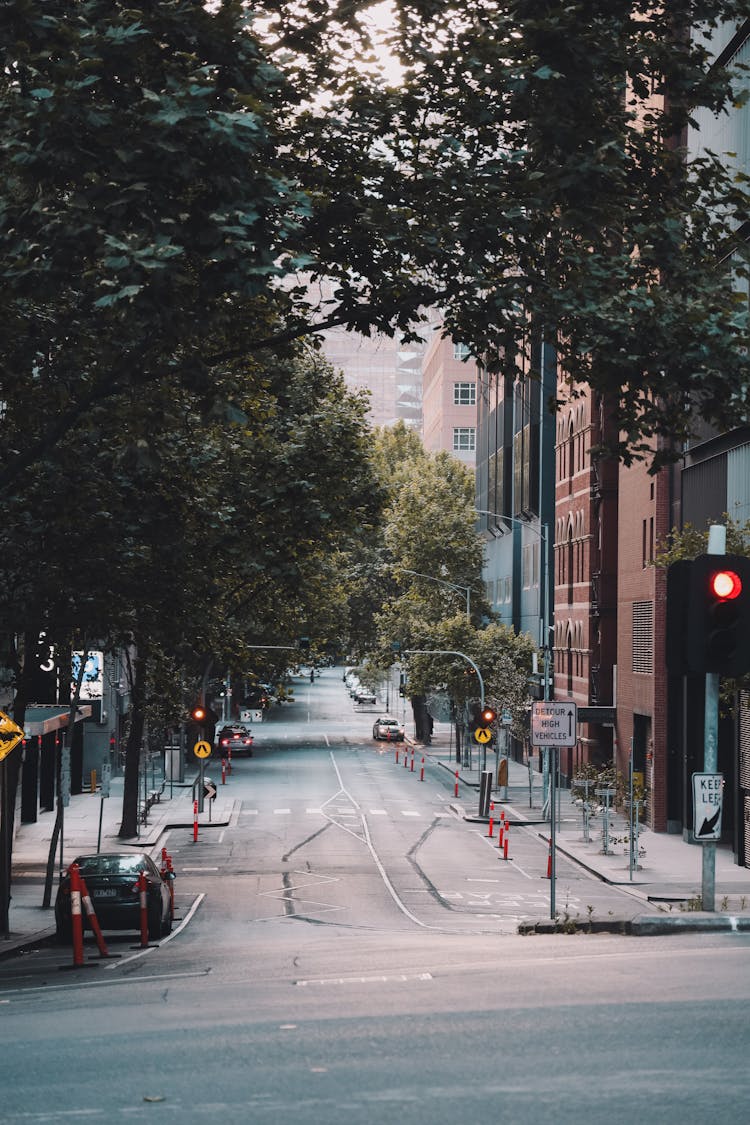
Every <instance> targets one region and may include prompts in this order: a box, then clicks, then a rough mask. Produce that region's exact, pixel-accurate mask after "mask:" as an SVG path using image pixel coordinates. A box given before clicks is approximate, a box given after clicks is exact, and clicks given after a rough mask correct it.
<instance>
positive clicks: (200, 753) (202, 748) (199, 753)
mask: <svg viewBox="0 0 750 1125" xmlns="http://www.w3.org/2000/svg"><path fill="white" fill-rule="evenodd" d="M193 753H194V754H195V756H196V758H198V759H199V761H200V764H201V772H200V780H199V781H198V812H203V798H204V792H203V789H204V779H203V770H204V764H205V760H206V758H208V756H209V755H210V753H211V743H210V742H204V741H203V740H201V741H200V742H196V744H195V746H194V747H193Z"/></svg>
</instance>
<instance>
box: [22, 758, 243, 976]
mask: <svg viewBox="0 0 750 1125" xmlns="http://www.w3.org/2000/svg"><path fill="white" fill-rule="evenodd" d="M214 773H215V771H214ZM214 773H212V777H213V776H214ZM122 790H123V779H122V777H114V778H112V782H111V795H110V796H109V797H106V798H102V796H101V794H100V793H95V794H91V793H81V794H78V795H77V796H74V797H71V799H70V804H69V805H68V807H67V808H66V809H65V811H64V816H63V865H65V866H67V864H68V863H69V862H70V861H71V860H73V859H74V858H75V857H76V856H77V855H87V854H91V853H93V852H96V851H97V842H98V840H99V833H100V823H101V846H100V847H99V849H98V850H99V851H102V852H113V851H115V852H126V851H134V852H136V851H143V852H147V853H148V854H149V855H150V856H151V858H152V859H153V860H154V861H155V863H156V865H157V867H158V866H160V865H161V839H162V837H163V835H164V833H165V832H166V831H167V830H168V829H170V828H192V826H193V791H192V781H190V782H186V783H184V784H178V783H177V782H175V783H173V784H172V785H171V786H170V782H169V781H168V780H167V781H166V783H165V786H164V793H163V794H162V796H161V799H160V800H159V802H158V803H156V804H154V805H152V806H151V808H150V809H149V812H148V817H147V821H146V823H145V824H143V825H141V827H140V831H139V834H138V835H137V836H135V837H133V838H132V839H130V840H121V839H120V838H119V836H118V832H119V829H120V821H121V819H122ZM230 793H231V787H227V788H226V789H225V788H224V787H223V786H221V785H220V784H219V785H218V786H217V791H216V797H215V799H214V800H213V801H212V802H209V801H208V800H206V801H205V809H204V812H203V813H201V814H200V815H199V817H198V831H199V833H200V832H202V831H204V829H206V830H210V828H221V827H226V825H228V824H229V822H230V819H231V817H232V815H233V813H234V807H235V803H236V802H235V799H234V798H233V797H231V796H230ZM100 818H101V822H100ZM54 823H55V814H54V813H53V812H40V813H39V819H38V820H37V821H36V822H35V823H33V824H22V825H20V826H19V827H18V830H17V832H16V837H15V840H14V842H13V860H12V884H11V901H10V910H9V914H8V922H9V929H10V938H9V939H5V938H3V937H2V936H0V958H2V957H6V956H9V955H11V954H13V953H16V952H17V951H18V950H19V949H24V948H27V947H33V946H34V945H37V944H39V943H40V942H42V941H48V940H49V939H50V938H51V937H52V936H53V935H54V932H55V916H54V910H53V909H52V908H51V907H50V908H49V909H45V908H44V907H43V906H42V895H43V884H44V876H45V872H46V869H47V857H48V854H49V845H50V838H51V835H52V829H53V827H54ZM209 826H210V828H209ZM59 870H60V845H59V843H58V847H57V852H56V855H55V878H54V883H53V888H52V903H53V904H54V900H55V893H56V890H57V879H58V874H59Z"/></svg>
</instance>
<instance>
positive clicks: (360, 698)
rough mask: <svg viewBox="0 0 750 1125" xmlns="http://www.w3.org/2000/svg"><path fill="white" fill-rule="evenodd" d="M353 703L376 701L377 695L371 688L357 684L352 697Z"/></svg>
mask: <svg viewBox="0 0 750 1125" xmlns="http://www.w3.org/2000/svg"><path fill="white" fill-rule="evenodd" d="M352 698H353V699H354V702H355V703H377V701H378V697H377V695H376V694H375V692H374V691H373V690H372V688H368V687H364V686H363V685H362V684H360V685H359V687H358V688H357V690H356V691H355V693H354V695H353V697H352Z"/></svg>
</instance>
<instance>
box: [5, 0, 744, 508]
mask: <svg viewBox="0 0 750 1125" xmlns="http://www.w3.org/2000/svg"><path fill="white" fill-rule="evenodd" d="M371 7H372V4H371V3H368V2H366V0H362V2H354V0H314V2H313V0H303V2H301V3H300V2H297V0H295V3H283V4H278V3H275V4H264V3H259V4H255V5H253V6H252V8H248V7H246V6H245V5H244V4H242V3H240V2H239V0H224V2H221V3H217V4H214V5H204V3H203V2H202V0H165V2H164V3H160V4H155V5H144V6H137V5H135V6H134V5H131V4H125V3H123V2H122V0H107V2H105V0H81V2H79V3H76V4H74V5H71V4H70V3H68V2H67V0H45V2H44V3H40V4H29V3H28V2H26V0H10V2H8V3H6V4H4V5H3V6H2V9H1V10H0V60H1V63H2V65H0V123H1V126H2V127H1V130H0V152H1V153H2V157H3V165H4V168H5V169H6V176H5V178H4V181H3V186H2V189H1V190H0V296H2V306H1V307H2V313H0V317H2V321H1V325H0V326H1V327H2V331H0V365H1V366H2V372H3V391H4V395H5V399H6V400H7V401H8V402H10V403H16V402H17V403H18V409H17V413H16V412H15V407H11V409H13V410H14V414H13V417H12V421H13V422H14V424H15V425H16V426H21V425H22V426H23V427H24V441H23V442H22V443H16V444H14V445H12V446H9V447H5V448H4V449H3V451H2V460H1V461H0V489H1V490H3V492H4V493H7V490H8V488H10V487H11V486H12V484H13V482H14V481H15V480H16V479H17V478H18V476H19V475H20V474H21V473H22V472H23V471H25V468H26V467H27V466H28V465H29V464H31V463H32V462H33V460H34V459H35V458H38V457H39V456H41V455H42V451H43V450H44V449H48V448H49V447H50V445H51V444H54V443H55V442H57V441H60V440H62V438H63V435H65V434H67V433H68V432H69V429H70V427H71V426H76V425H81V424H83V419H85V417H86V415H87V414H88V412H89V411H90V410H91V409H92V408H93V407H94V406H95V405H96V403H97V402H100V401H102V400H103V399H105V398H108V397H109V396H111V395H116V394H117V393H119V392H120V391H121V390H122V389H123V388H127V387H139V386H145V385H148V384H150V383H152V382H154V381H158V380H166V381H168V382H169V383H171V384H176V383H182V384H184V385H186V386H188V387H191V388H194V389H198V390H200V391H201V392H202V393H203V394H204V396H205V397H206V399H209V398H212V397H215V395H216V391H217V388H216V382H217V372H218V371H219V370H220V369H221V366H222V364H224V363H225V362H226V361H227V359H229V358H238V357H241V356H245V355H248V354H249V353H251V352H253V351H257V350H258V349H259V348H262V347H265V346H267V345H268V344H269V341H274V340H279V339H288V338H291V337H293V336H295V335H299V334H305V333H309V332H311V331H313V330H314V328H315V327H316V326H320V325H321V324H333V323H337V324H345V325H347V326H349V327H352V328H356V329H358V330H361V331H365V332H368V331H371V330H372V329H373V328H377V329H379V330H384V331H391V332H392V331H407V332H408V331H414V330H415V326H416V325H418V321H419V318H420V315H421V310H422V309H423V308H424V307H425V306H426V305H427V304H434V305H438V306H439V307H440V308H441V309H443V311H444V317H445V321H444V323H445V329H446V331H447V332H450V333H451V334H452V335H453V336H454V338H455V339H456V340H458V341H460V342H463V343H465V344H467V345H468V346H469V347H470V348H471V350H472V352H473V354H474V355H475V356H477V357H480V358H481V359H482V360H483V362H485V363H486V364H487V365H488V366H489V367H491V368H492V367H497V368H502V367H506V368H507V367H512V366H513V365H514V364H515V363H516V362H517V357H518V355H519V354H520V353H523V351H524V350H525V349H528V348H529V347H530V342H531V339H532V337H534V336H535V335H537V336H538V335H539V334H543V335H545V336H546V337H547V338H548V339H549V340H551V341H552V342H553V343H554V344H555V346H556V347H557V349H558V351H559V354H560V358H561V368H562V371H563V372H564V373H565V374H566V376H568V377H569V378H570V379H571V380H576V379H578V380H580V379H583V380H584V381H586V382H589V383H590V384H592V385H593V386H594V387H595V388H596V389H597V390H598V391H600V392H601V393H602V394H604V395H606V396H608V401H609V403H610V406H611V409H612V410H613V412H614V413H615V415H616V417H617V420H618V423H619V430H620V432H621V434H622V438H621V441H620V452H621V454H622V455H624V456H625V457H632V456H633V455H637V454H638V453H639V452H644V451H645V449H646V448H647V447H649V445H650V438H651V436H652V435H653V434H654V433H660V434H663V435H667V436H668V437H669V438H670V439H675V440H677V441H679V440H680V439H681V438H682V437H684V436H685V434H686V433H687V432H688V430H689V428H690V425H691V418H692V416H693V415H694V413H695V412H697V413H698V414H700V415H702V416H705V417H707V418H710V419H713V420H715V421H716V422H718V423H719V424H734V423H736V421H737V420H738V418H744V417H746V414H747V408H748V363H749V362H750V361H748V357H747V355H746V349H745V348H744V341H745V336H746V331H747V323H746V321H747V309H746V302H745V301H744V299H743V298H742V296H741V294H738V293H737V292H736V278H737V276H738V274H739V275H742V274H744V273H745V241H744V236H743V235H742V231H743V230H744V223H745V222H746V220H747V217H748V208H747V193H746V184H745V182H744V178H743V177H742V176H741V175H739V176H738V175H736V174H734V173H732V172H730V171H728V170H727V169H726V168H725V166H724V161H723V159H722V158H721V155H720V154H718V155H713V154H711V153H708V152H705V151H702V152H700V153H696V154H694V155H691V157H690V160H689V161H688V162H687V163H686V161H685V159H684V157H685V149H684V141H685V137H686V133H687V130H688V128H689V127H690V123H691V121H692V120H693V119H694V115H695V113H696V112H697V111H698V110H700V109H701V108H703V107H705V108H707V109H708V110H709V111H711V112H720V111H721V110H722V109H723V108H724V107H726V106H728V105H730V104H732V102H733V101H735V102H736V101H737V100H739V99H740V97H741V94H740V93H739V92H738V90H737V89H735V86H736V83H734V84H733V82H732V80H731V76H730V71H729V69H728V65H729V64H727V65H724V63H723V62H722V63H719V62H718V61H717V59H716V58H715V57H714V53H713V52H712V44H711V39H710V36H711V34H712V33H713V32H715V30H716V27H717V25H718V24H719V23H720V21H722V20H732V19H736V20H739V19H742V18H745V17H747V16H748V15H750V2H749V0H687V2H685V0H680V3H679V4H678V3H672V2H670V3H664V4H660V5H654V4H652V3H651V2H650V0H572V2H571V3H569V4H566V5H564V6H561V5H559V4H557V3H551V2H541V3H540V2H539V0H508V2H501V0H462V3H461V4H460V5H457V4H451V3H441V2H438V0H414V2H412V0H394V3H393V11H394V19H393V25H392V28H391V30H390V32H389V34H388V35H387V40H388V43H389V46H390V49H391V50H392V52H393V53H394V54H396V55H397V56H398V58H399V60H400V63H401V67H402V74H403V82H402V83H401V84H400V85H399V86H398V87H389V86H387V85H386V84H385V83H384V81H383V79H382V77H380V76H379V74H378V70H377V67H376V65H375V58H374V52H373V49H372V45H371V43H370V33H369V25H368V22H367V13H368V9H370V8H371ZM692 25H700V27H701V30H702V33H701V34H700V35H691V34H690V28H691V26H692ZM730 255H731V256H732V261H733V271H730V270H728V269H726V268H725V266H724V265H723V264H722V263H724V262H726V261H727V260H728V258H729V257H730ZM318 277H320V278H325V279H327V280H328V281H329V282H332V283H333V296H332V297H330V298H328V299H326V300H325V301H324V300H323V299H320V300H317V299H315V297H314V296H313V294H314V282H315V280H316V279H317V278H318ZM311 281H312V288H311V286H310V282H311Z"/></svg>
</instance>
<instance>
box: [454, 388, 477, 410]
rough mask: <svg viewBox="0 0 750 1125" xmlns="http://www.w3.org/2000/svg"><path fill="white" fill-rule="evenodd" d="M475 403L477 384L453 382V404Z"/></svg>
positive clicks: (471, 404)
mask: <svg viewBox="0 0 750 1125" xmlns="http://www.w3.org/2000/svg"><path fill="white" fill-rule="evenodd" d="M476 404H477V385H476V383H454V384H453V405H454V406H476Z"/></svg>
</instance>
